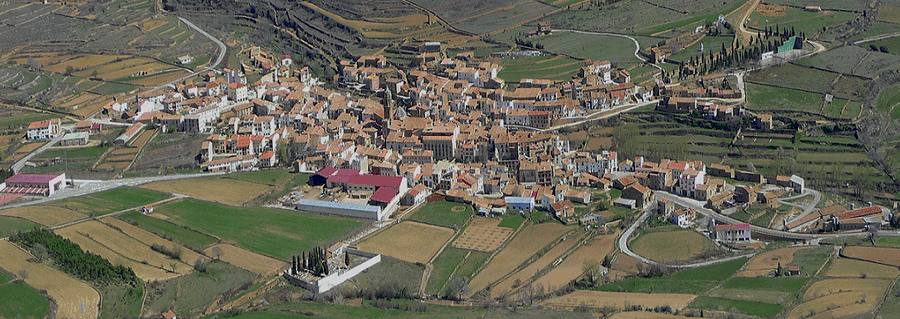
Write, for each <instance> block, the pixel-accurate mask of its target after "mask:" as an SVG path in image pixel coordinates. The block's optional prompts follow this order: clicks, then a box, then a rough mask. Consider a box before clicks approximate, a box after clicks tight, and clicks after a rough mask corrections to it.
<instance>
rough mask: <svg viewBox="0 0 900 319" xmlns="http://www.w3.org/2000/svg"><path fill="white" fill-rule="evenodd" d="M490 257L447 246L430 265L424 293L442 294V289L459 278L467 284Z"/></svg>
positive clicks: (486, 254)
mask: <svg viewBox="0 0 900 319" xmlns="http://www.w3.org/2000/svg"><path fill="white" fill-rule="evenodd" d="M490 256H491V255H490V254H488V253H483V252H478V251H472V250H465V249H459V248H455V247H453V246H447V247H446V248H444V251H442V252H441V254H439V255H438V256H437V257H436V258H435V260H434V263H432V265H433V266H434V268H433V269H432V271H431V276H430V277H428V283H427V286H426V289H425V290H426V292H428V293H431V294H441V293H443V289H444V288H445V287H446V285H447V283H448V282H449V281H450V279H452V278H461V279H462V280H465V281H466V282H468V281H469V280H470V279H472V277H473V276H474V275H475V272H476V271H478V269H479V268H480V267H481V266H482V265H484V262H485V261H487V259H488V258H489V257H490Z"/></svg>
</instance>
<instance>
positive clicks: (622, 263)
mask: <svg viewBox="0 0 900 319" xmlns="http://www.w3.org/2000/svg"><path fill="white" fill-rule="evenodd" d="M640 264H641V261H640V260H638V259H637V258H634V257H631V256H628V255H626V254H618V256H616V262H615V263H613V265H612V270H617V271H621V272H623V273H627V274H636V273H638V272H639V271H640V269H639V268H638V267H639V266H640Z"/></svg>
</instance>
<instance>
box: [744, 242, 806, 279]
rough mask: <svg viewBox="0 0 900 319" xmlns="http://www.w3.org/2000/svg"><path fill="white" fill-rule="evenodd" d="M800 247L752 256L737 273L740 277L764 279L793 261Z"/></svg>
mask: <svg viewBox="0 0 900 319" xmlns="http://www.w3.org/2000/svg"><path fill="white" fill-rule="evenodd" d="M800 249H801V248H800V247H787V248H780V249H776V250H772V251H767V252H765V253H762V254H759V255H756V256H753V258H750V261H748V262H747V264H746V265H744V268H743V269H741V271H739V272H738V273H737V276H740V277H764V276H769V275H771V274H772V273H774V272H775V270H776V269H777V268H778V265H781V266H782V267H786V266H787V265H790V264H791V262H792V261H793V260H794V254H795V253H796V252H797V251H798V250H800Z"/></svg>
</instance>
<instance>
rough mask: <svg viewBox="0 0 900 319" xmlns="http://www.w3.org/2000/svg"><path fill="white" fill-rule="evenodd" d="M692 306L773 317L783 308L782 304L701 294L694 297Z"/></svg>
mask: <svg viewBox="0 0 900 319" xmlns="http://www.w3.org/2000/svg"><path fill="white" fill-rule="evenodd" d="M691 307H692V308H702V309H712V310H721V311H736V312H739V313H743V314H747V315H751V316H757V317H762V318H773V317H775V316H777V315H778V314H779V313H781V309H782V306H781V305H780V304H772V303H765V302H758V301H751V300H736V299H728V298H718V297H707V296H699V297H697V299H694V301H693V302H692V303H691Z"/></svg>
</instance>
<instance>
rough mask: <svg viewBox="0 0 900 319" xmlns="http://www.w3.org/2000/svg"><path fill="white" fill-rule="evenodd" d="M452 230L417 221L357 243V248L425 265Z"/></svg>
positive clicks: (400, 225) (450, 235)
mask: <svg viewBox="0 0 900 319" xmlns="http://www.w3.org/2000/svg"><path fill="white" fill-rule="evenodd" d="M450 237H453V230H452V229H450V228H444V227H439V226H434V225H429V224H422V223H417V222H410V221H406V222H402V223H399V224H396V225H394V226H391V227H390V228H388V229H386V230H384V231H381V232H379V233H378V234H375V235H374V236H372V237H369V238H367V239H366V240H364V241H362V242H360V243H359V245H358V246H359V249H361V250H364V251H368V252H374V253H379V254H384V255H387V256H391V257H394V258H397V259H400V260H403V261H408V262H412V263H423V264H425V263H428V262H429V261H430V260H431V257H433V256H434V254H436V253H437V252H438V250H440V249H441V247H443V246H444V243H446V242H447V241H448V240H450Z"/></svg>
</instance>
